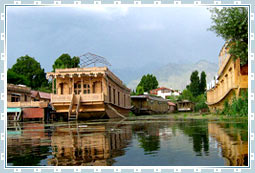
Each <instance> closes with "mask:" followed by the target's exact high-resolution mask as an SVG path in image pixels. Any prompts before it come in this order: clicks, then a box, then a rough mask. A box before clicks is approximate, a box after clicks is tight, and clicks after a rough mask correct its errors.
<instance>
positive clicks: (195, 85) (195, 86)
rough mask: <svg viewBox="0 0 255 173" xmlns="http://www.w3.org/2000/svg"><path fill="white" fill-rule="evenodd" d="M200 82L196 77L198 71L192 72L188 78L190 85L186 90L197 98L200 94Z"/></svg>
mask: <svg viewBox="0 0 255 173" xmlns="http://www.w3.org/2000/svg"><path fill="white" fill-rule="evenodd" d="M199 85H200V81H199V77H198V71H197V70H196V71H193V72H192V74H191V76H190V85H189V87H188V90H190V92H191V93H192V95H193V96H195V97H196V96H198V95H199V94H200V88H199Z"/></svg>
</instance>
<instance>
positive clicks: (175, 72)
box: [113, 60, 218, 90]
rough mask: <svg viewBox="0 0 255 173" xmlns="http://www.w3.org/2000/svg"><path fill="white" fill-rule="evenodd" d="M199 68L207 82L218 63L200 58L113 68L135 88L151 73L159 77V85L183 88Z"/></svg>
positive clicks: (213, 73) (129, 85) (212, 75)
mask: <svg viewBox="0 0 255 173" xmlns="http://www.w3.org/2000/svg"><path fill="white" fill-rule="evenodd" d="M195 70H198V71H199V75H200V73H201V72H202V71H205V73H206V81H207V83H208V82H209V81H211V80H212V79H213V77H214V76H215V75H216V74H217V70H218V65H217V64H215V63H211V62H208V61H206V60H200V61H199V62H197V63H194V64H192V63H169V64H166V65H163V66H162V65H161V66H160V65H159V64H151V65H149V66H148V65H147V66H146V67H144V68H138V69H136V68H128V69H118V70H116V69H115V70H113V72H114V73H115V74H116V75H117V76H118V77H119V78H120V79H121V80H123V81H124V83H126V84H127V86H128V87H129V88H131V89H135V88H136V86H137V84H138V83H139V81H140V79H141V77H142V76H143V75H144V74H147V73H150V74H154V75H155V76H156V77H157V80H158V82H159V86H164V87H168V88H173V89H179V90H183V89H185V88H186V85H187V84H189V83H190V75H191V73H192V72H193V71H195Z"/></svg>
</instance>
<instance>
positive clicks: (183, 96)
mask: <svg viewBox="0 0 255 173" xmlns="http://www.w3.org/2000/svg"><path fill="white" fill-rule="evenodd" d="M178 100H190V101H194V96H193V94H192V92H191V91H190V90H188V89H185V90H183V91H182V94H181V95H180V96H179V98H178Z"/></svg>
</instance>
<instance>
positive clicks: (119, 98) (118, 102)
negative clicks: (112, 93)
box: [118, 91, 120, 105]
mask: <svg viewBox="0 0 255 173" xmlns="http://www.w3.org/2000/svg"><path fill="white" fill-rule="evenodd" d="M118 105H120V92H119V91H118Z"/></svg>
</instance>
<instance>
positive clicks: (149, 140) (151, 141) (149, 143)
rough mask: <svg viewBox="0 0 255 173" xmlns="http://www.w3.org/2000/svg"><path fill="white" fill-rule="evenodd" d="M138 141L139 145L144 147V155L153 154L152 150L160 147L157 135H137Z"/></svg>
mask: <svg viewBox="0 0 255 173" xmlns="http://www.w3.org/2000/svg"><path fill="white" fill-rule="evenodd" d="M138 141H139V143H140V147H142V148H143V149H144V152H145V155H147V154H154V153H155V152H154V151H157V150H158V149H159V148H160V147H159V145H160V141H159V136H151V135H148V136H145V135H138Z"/></svg>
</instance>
